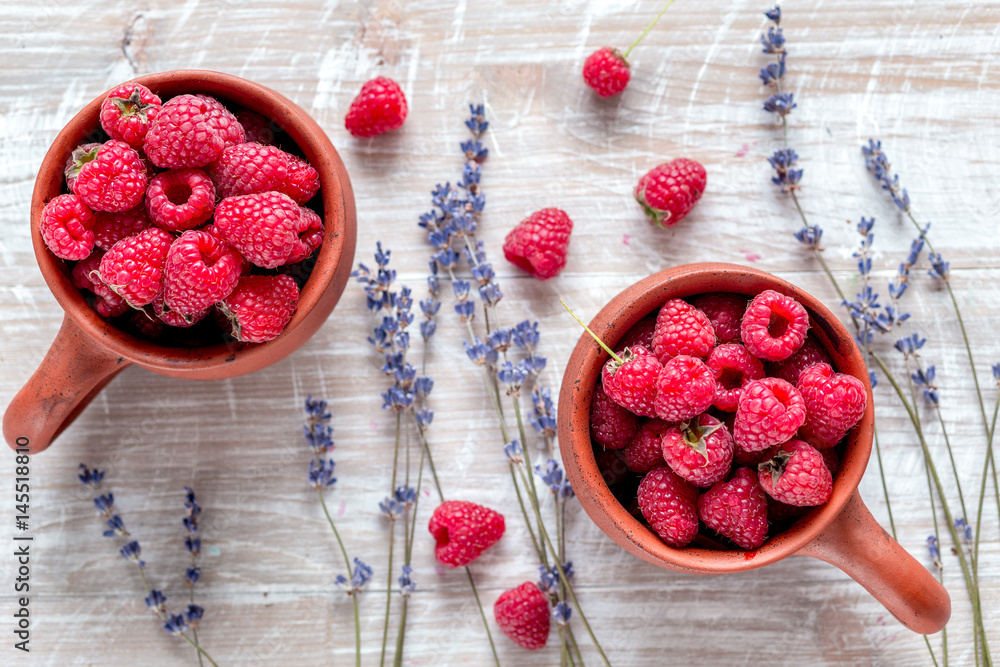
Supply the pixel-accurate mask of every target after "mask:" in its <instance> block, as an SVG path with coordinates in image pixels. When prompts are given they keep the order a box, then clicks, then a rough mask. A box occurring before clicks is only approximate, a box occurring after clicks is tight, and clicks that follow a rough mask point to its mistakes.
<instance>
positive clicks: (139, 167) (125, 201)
mask: <svg viewBox="0 0 1000 667" xmlns="http://www.w3.org/2000/svg"><path fill="white" fill-rule="evenodd" d="M77 164H78V165H79V170H78V171H76V173H75V174H74V175H73V176H72V177H71V176H70V174H69V173H67V180H72V181H73V192H74V193H75V194H76V195H77V196H79V197H80V199H82V200H83V203H85V204H86V205H87V206H89V207H90V208H92V209H93V210H95V211H127V210H128V209H130V208H135V207H136V206H138V205H139V204H140V203H141V202H142V197H143V195H145V194H146V184H147V183H148V182H149V180H148V178H147V177H146V166H145V165H144V164H143V163H142V160H141V159H139V154H138V153H136V152H135V150H134V149H133V148H132V147H131V146H129V145H128V144H126V143H125V142H124V141H117V140H115V139H112V140H110V141H108V142H106V143H104V144H102V145H101V146H100V147H98V148H96V149H94V150H92V151H90V152H88V153H85V154H84V155H81V156H80V159H79V162H77Z"/></svg>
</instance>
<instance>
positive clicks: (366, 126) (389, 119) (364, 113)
mask: <svg viewBox="0 0 1000 667" xmlns="http://www.w3.org/2000/svg"><path fill="white" fill-rule="evenodd" d="M406 112H407V108H406V97H405V96H404V95H403V90H402V89H401V88H400V87H399V84H397V83H396V82H395V81H393V80H392V79H388V78H386V77H384V76H380V77H376V78H374V79H372V80H371V81H369V82H368V83H366V84H365V85H363V86H362V87H361V92H360V93H358V96H357V97H355V98H354V101H353V102H351V106H350V108H349V109H348V110H347V117H346V118H345V119H344V126H345V127H346V128H347V131H348V132H350V133H351V134H352V135H353V136H355V137H374V136H376V135H379V134H382V133H383V132H388V131H389V130H395V129H397V128H399V127H402V125H403V121H404V120H406Z"/></svg>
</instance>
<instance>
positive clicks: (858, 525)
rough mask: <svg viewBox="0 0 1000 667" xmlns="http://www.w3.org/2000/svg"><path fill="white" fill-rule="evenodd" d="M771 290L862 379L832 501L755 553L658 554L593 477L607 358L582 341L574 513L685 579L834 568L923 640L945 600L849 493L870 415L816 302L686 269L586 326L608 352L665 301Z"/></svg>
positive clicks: (777, 283) (847, 347) (839, 335)
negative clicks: (803, 561) (593, 414)
mask: <svg viewBox="0 0 1000 667" xmlns="http://www.w3.org/2000/svg"><path fill="white" fill-rule="evenodd" d="M766 289H771V290H775V291H777V292H781V293H782V294H787V295H789V296H791V297H793V298H795V299H796V300H797V301H798V302H799V303H801V304H802V305H803V306H805V308H806V309H807V310H808V311H809V316H810V320H811V327H810V331H811V333H812V335H814V336H815V337H816V338H817V340H818V341H819V343H820V344H821V345H823V346H824V347H825V348H826V350H827V352H829V354H830V357H831V359H832V360H833V363H834V366H835V367H836V369H837V370H838V371H840V372H842V373H849V374H850V375H853V376H855V377H856V378H858V379H859V380H861V381H862V382H863V383H864V385H865V388H866V391H867V393H868V407H867V409H866V410H865V414H864V416H863V417H862V419H861V422H860V423H859V424H858V425H857V426H855V427H854V428H853V429H852V430H851V432H850V433H849V434H848V435H847V438H846V442H845V443H844V446H843V454H842V462H841V469H840V472H839V474H838V475H837V477H836V479H835V480H834V484H833V495H832V496H831V497H830V500H829V501H827V502H826V503H825V504H824V505H821V506H819V507H815V508H812V509H811V510H810V511H809V512H808V513H807V514H806V515H805V516H803V517H801V518H800V519H798V520H797V521H796V522H795V523H794V524H793V525H792V526H791V527H790V528H788V529H787V530H785V531H784V532H782V533H779V534H777V535H774V536H772V537H770V538H769V539H768V540H767V541H766V542H765V543H764V544H763V545H762V546H761V547H760V548H758V549H757V550H755V551H742V550H735V549H734V550H723V549H712V548H705V547H699V546H689V547H685V548H680V549H678V548H674V547H670V546H667V545H666V544H665V543H664V542H663V541H662V540H660V538H659V537H658V536H657V535H656V533H654V532H653V531H652V530H650V529H649V528H648V527H647V526H646V525H644V524H642V523H640V522H639V521H637V520H636V519H635V518H634V517H633V516H632V515H631V514H629V512H628V511H627V510H626V508H625V507H623V506H622V505H621V504H620V503H619V502H618V500H616V499H615V497H614V495H613V494H612V493H611V491H610V489H609V488H608V486H607V484H606V483H605V481H604V478H603V477H602V475H601V472H600V470H598V467H597V462H596V461H595V458H594V447H593V445H592V444H591V439H590V426H589V421H590V420H589V413H590V401H591V396H592V394H593V390H594V385H595V383H596V382H597V381H598V380H599V378H600V374H601V368H602V367H603V366H604V362H605V361H607V359H608V355H607V353H605V352H603V351H602V350H601V348H600V347H598V345H597V343H596V342H594V340H593V339H592V338H591V337H590V336H589V335H587V334H586V333H584V334H583V335H582V336H581V337H580V342H579V343H577V345H576V348H575V349H574V350H573V354H572V356H571V357H570V360H569V363H567V364H566V373H565V375H564V377H563V383H562V390H561V391H560V394H559V413H558V417H559V443H560V449H561V450H562V457H563V462H564V464H565V467H566V472H567V475H568V477H569V480H570V482H571V483H572V485H573V489H574V490H575V491H576V494H577V496H578V497H579V499H580V504H581V505H583V508H584V509H585V510H586V512H587V513H588V514H589V515H590V517H591V519H593V520H594V522H595V523H596V524H597V525H598V526H599V527H600V528H601V530H603V531H604V532H605V533H607V534H608V535H609V536H610V537H611V538H612V539H613V540H614V541H615V542H617V543H618V544H619V545H621V546H622V547H623V548H624V549H626V550H627V551H629V552H631V553H632V554H635V555H636V556H638V557H640V558H642V559H644V560H646V561H649V562H650V563H653V564H654V565H659V566H660V567H664V568H668V569H671V570H678V571H681V572H690V573H694V574H722V573H725V572H740V571H743V570H751V569H754V568H758V567H763V566H765V565H770V564H771V563H774V562H775V561H778V560H781V559H782V558H785V557H786V556H791V555H793V554H797V555H803V556H812V557H813V558H818V559H820V560H824V561H826V562H828V563H832V564H833V565H836V566H837V567H839V568H840V569H842V570H843V571H844V572H846V573H847V574H848V575H850V576H851V577H852V578H853V579H854V580H856V581H857V582H858V583H860V584H861V585H862V586H864V587H865V588H866V589H867V590H868V592H869V593H871V594H872V595H873V596H874V597H875V598H876V599H877V600H879V601H880V602H881V603H882V604H884V605H885V607H886V608H887V609H888V610H889V611H890V612H891V613H892V614H893V616H895V617H896V618H897V619H899V621H900V622H901V623H902V624H903V625H905V626H906V627H908V628H909V629H911V630H913V631H915V632H919V633H923V634H929V633H932V632H937V631H938V630H940V629H941V628H943V627H944V625H945V623H947V622H948V618H949V617H950V615H951V599H950V598H949V597H948V592H947V591H946V590H945V589H944V587H943V586H941V584H940V583H939V582H938V581H937V579H935V578H934V577H933V576H932V575H931V573H930V572H928V570H927V568H925V567H924V566H923V565H921V564H920V563H918V562H917V561H916V560H915V559H914V558H913V557H912V556H911V555H910V554H909V553H907V552H906V551H905V550H904V549H903V548H902V547H901V546H900V545H899V544H898V543H897V542H896V541H895V540H893V539H892V537H890V536H889V535H888V534H887V533H886V532H885V530H883V529H882V527H881V526H880V525H879V524H878V523H877V522H876V521H875V519H874V518H873V517H872V515H871V513H870V512H869V511H868V508H867V507H865V504H864V502H863V501H862V500H861V496H860V494H859V493H858V483H859V482H860V481H861V476H862V475H863V474H864V471H865V466H866V465H867V464H868V457H869V456H870V454H871V448H872V429H873V426H874V419H875V417H874V410H873V406H872V395H871V386H870V384H869V381H868V372H867V370H866V368H865V365H864V361H863V359H862V357H861V353H860V352H859V350H858V348H857V346H856V345H855V343H854V340H853V338H852V337H851V335H850V334H849V333H848V331H847V330H846V329H845V328H844V326H843V325H842V324H841V323H840V321H839V320H838V319H837V318H836V317H835V316H834V315H833V314H832V313H831V312H830V311H829V310H827V309H826V308H825V307H824V306H823V304H822V303H820V302H819V301H818V300H817V299H815V298H814V297H812V296H810V295H809V294H807V293H805V292H803V291H802V290H801V289H799V288H798V287H796V286H794V285H792V284H791V283H788V282H786V281H784V280H782V279H780V278H777V277H775V276H773V275H771V274H768V273H764V272H763V271H757V270H755V269H751V268H747V267H743V266H737V265H734V264H689V265H685V266H678V267H675V268H672V269H669V270H667V271H663V272H661V273H657V274H655V275H652V276H650V277H648V278H646V279H645V280H641V281H640V282H638V283H636V284H635V285H632V286H631V287H629V288H628V289H626V290H625V291H623V292H622V293H621V294H619V295H618V296H616V297H615V298H613V299H612V300H611V301H610V302H609V303H608V304H607V305H606V306H605V307H604V308H603V309H602V310H601V311H600V312H599V313H598V314H597V316H596V317H595V318H594V320H593V322H591V323H590V328H591V329H592V330H593V331H594V333H596V334H597V335H598V336H600V338H601V339H602V340H603V341H605V342H606V343H607V344H608V345H609V346H610V347H612V348H614V345H615V343H616V342H617V341H618V340H620V339H621V337H622V336H623V335H624V334H625V332H627V331H628V330H629V329H630V328H632V326H633V325H635V324H636V323H637V322H639V320H641V319H642V318H643V317H645V316H646V315H648V314H650V313H655V312H657V311H658V310H659V308H660V306H661V305H663V303H664V302H666V301H667V299H671V298H675V297H679V298H684V297H689V296H692V295H696V294H704V293H708V292H731V293H736V294H744V295H748V296H752V295H756V294H758V293H760V292H761V291H763V290H766Z"/></svg>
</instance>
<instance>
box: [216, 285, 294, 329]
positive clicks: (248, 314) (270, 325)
mask: <svg viewBox="0 0 1000 667" xmlns="http://www.w3.org/2000/svg"><path fill="white" fill-rule="evenodd" d="M298 305H299V286H298V285H296V284H295V281H294V280H293V279H292V278H290V277H288V276H284V275H277V276H243V277H241V278H240V281H239V282H238V283H237V284H236V288H235V289H234V290H233V291H232V292H230V294H229V296H227V297H226V298H225V299H223V300H222V301H220V302H219V303H218V304H217V305H216V307H217V308H218V309H219V311H220V312H221V313H222V315H223V316H224V317H225V318H226V319H228V320H229V324H228V325H227V327H226V329H227V333H229V334H230V335H231V336H232V337H233V338H235V339H236V340H238V341H241V342H244V343H265V342H267V341H269V340H272V339H274V338H277V337H278V334H280V333H281V332H282V331H284V330H285V325H286V324H288V321H289V320H290V319H292V314H294V313H295V308H296V307H297V306H298Z"/></svg>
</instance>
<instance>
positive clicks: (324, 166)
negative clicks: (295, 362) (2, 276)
mask: <svg viewBox="0 0 1000 667" xmlns="http://www.w3.org/2000/svg"><path fill="white" fill-rule="evenodd" d="M134 81H136V82H138V83H142V84H144V85H146V86H148V87H149V88H150V89H151V90H153V91H154V92H155V93H157V94H158V95H159V96H160V97H161V98H162V99H164V100H166V99H168V98H170V97H172V96H174V95H178V94H181V93H205V94H208V95H212V96H213V97H217V98H219V99H220V100H222V101H223V102H224V103H226V104H227V105H232V106H233V107H245V108H248V109H251V110H253V111H256V112H258V113H260V114H262V115H263V116H265V117H267V118H270V119H271V120H272V121H273V122H274V123H275V124H276V126H278V127H280V128H281V129H282V130H284V131H285V132H287V134H288V137H289V138H290V139H291V140H292V141H294V142H295V143H296V144H297V145H298V146H299V148H301V150H302V152H303V154H304V155H305V158H306V159H307V160H308V161H309V163H310V164H312V166H313V167H314V168H315V169H316V171H317V172H319V175H320V188H321V192H322V208H323V211H322V214H323V223H324V225H325V240H324V242H323V246H322V249H321V250H320V252H319V255H318V257H317V259H316V263H315V266H314V267H313V269H312V273H311V275H310V277H309V280H308V281H307V282H306V284H305V286H304V287H303V289H302V292H301V295H300V298H299V305H298V308H297V310H296V311H295V314H294V315H293V316H292V319H291V321H290V322H289V323H288V326H287V327H286V329H285V331H284V332H283V333H282V334H281V335H280V336H278V337H277V338H275V339H274V340H272V341H270V342H267V343H263V344H252V343H236V342H233V343H229V344H218V345H207V346H202V347H193V348H178V347H167V346H164V345H159V344H156V343H152V342H150V341H146V340H142V339H140V338H136V337H134V336H132V335H130V334H129V333H127V332H124V331H122V330H120V329H117V328H116V327H115V326H113V325H112V324H109V323H108V322H106V321H105V320H103V319H101V318H100V317H99V316H98V315H97V314H96V313H95V312H94V311H93V310H92V309H91V308H90V306H88V305H87V303H86V301H84V298H83V296H82V295H81V294H80V292H79V290H77V288H76V287H74V286H73V283H72V282H71V279H70V269H69V266H68V265H67V264H66V263H65V262H63V261H62V260H60V259H58V258H56V257H55V256H54V255H52V253H51V252H49V250H48V249H47V248H46V247H45V243H44V242H43V241H42V238H41V235H40V234H39V232H38V221H39V218H40V215H41V212H42V209H43V208H44V206H45V204H46V203H47V202H48V201H49V200H51V199H52V198H53V197H56V196H57V195H59V194H60V193H61V190H62V182H63V174H62V172H63V166H64V165H65V163H66V159H67V157H68V156H69V154H70V153H71V152H72V150H73V148H75V147H76V146H77V145H79V144H81V143H83V142H85V141H87V140H88V136H89V135H91V134H92V133H93V132H94V129H95V128H99V122H98V115H99V110H100V105H101V101H102V100H103V99H104V97H105V96H104V95H101V96H100V97H98V98H97V99H95V100H94V101H92V102H91V103H89V104H88V105H87V106H86V107H84V108H83V110H82V111H80V112H79V113H78V114H77V115H76V116H74V117H73V119H72V120H71V121H70V122H69V123H68V124H67V125H66V127H65V128H63V130H62V132H60V133H59V135H58V136H57V137H56V139H55V141H54V142H53V144H52V147H51V148H50V149H49V151H48V153H47V154H46V156H45V159H44V160H43V162H42V165H41V167H40V168H39V170H38V176H37V178H36V180H35V189H34V193H33V194H32V199H31V237H32V242H33V243H34V248H35V257H36V259H37V261H38V265H39V268H40V269H41V271H42V275H43V276H44V277H45V281H46V282H47V283H48V285H49V289H51V290H52V294H53V295H54V296H55V298H56V300H57V301H58V302H59V305H60V306H62V308H63V309H64V310H65V311H66V315H65V318H64V320H63V325H62V328H61V329H60V330H59V333H58V334H57V336H56V340H55V341H54V342H53V343H52V347H51V348H50V350H49V352H48V354H47V355H46V357H45V359H44V360H43V361H42V364H41V366H40V367H39V368H38V370H37V371H36V372H35V374H34V375H33V376H32V377H31V379H30V380H28V383H27V384H26V385H25V386H24V387H23V388H22V389H21V391H20V392H18V394H17V395H16V396H15V397H14V400H13V401H12V402H11V404H10V406H8V408H7V411H6V413H5V414H4V419H3V433H4V438H5V439H6V440H7V443H8V444H9V445H10V446H11V447H15V446H20V445H22V444H24V443H25V442H26V443H27V445H26V446H27V448H28V449H29V451H30V452H31V453H36V452H39V451H42V450H44V449H45V448H47V447H48V446H49V445H50V444H51V443H52V440H54V439H55V437H56V436H58V435H59V434H60V433H61V432H62V431H63V429H65V428H66V427H67V426H68V425H69V424H70V423H72V421H73V420H74V419H75V418H76V417H77V415H79V413H80V412H81V411H82V410H83V409H84V408H85V407H86V405H87V404H88V403H89V402H90V401H91V400H92V399H93V398H94V396H96V395H97V393H98V392H99V391H100V389H101V388H103V387H104V385H106V384H107V383H108V382H109V381H110V380H111V378H112V377H113V376H114V375H115V374H117V373H118V372H120V371H121V370H122V369H124V368H125V367H127V366H129V365H130V364H136V365H138V366H142V367H143V368H147V369H149V370H151V371H153V372H155V373H160V374H162V375H169V376H175V377H185V378H194V379H204V380H215V379H220V378H227V377H234V376H237V375H244V374H246V373H252V372H253V371H256V370H259V369H261V368H263V367H265V366H268V365H270V364H273V363H274V362H276V361H278V360H280V359H282V358H284V357H285V356H287V355H288V354H290V353H291V352H293V351H294V350H296V349H297V348H298V347H299V346H301V345H302V344H303V343H305V342H306V340H308V339H309V337H310V336H312V335H313V334H314V333H315V332H316V330H317V329H319V327H320V326H321V325H322V324H323V322H325V321H326V319H327V317H329V315H330V313H331V312H332V311H333V308H334V306H335V305H336V303H337V301H338V299H339V298H340V295H341V293H343V291H344V287H345V285H346V284H347V280H348V278H349V275H350V271H351V266H352V262H353V259H354V247H355V240H356V214H355V208H354V194H353V191H352V190H351V182H350V179H349V178H348V176H347V172H346V170H345V168H344V164H343V162H342V161H341V159H340V156H339V155H338V154H337V151H336V149H334V147H333V145H332V144H331V143H330V140H329V138H328V137H327V136H326V134H325V133H324V132H323V130H322V129H321V128H320V127H319V125H318V124H317V123H316V122H315V121H314V120H313V119H312V118H310V117H309V116H308V114H306V112H305V111H303V110H302V109H300V108H299V107H298V106H296V105H295V104H294V103H292V102H291V101H290V100H288V99H287V98H285V97H283V96H282V95H280V94H278V93H276V92H274V91H273V90H270V89H268V88H265V87H264V86H260V85H257V84H255V83H251V82H250V81H246V80H244V79H241V78H239V77H235V76H232V75H229V74H222V73H219V72H212V71H204V70H177V71H173V72H163V73H159V74H150V75H147V76H142V77H139V78H137V79H134Z"/></svg>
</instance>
